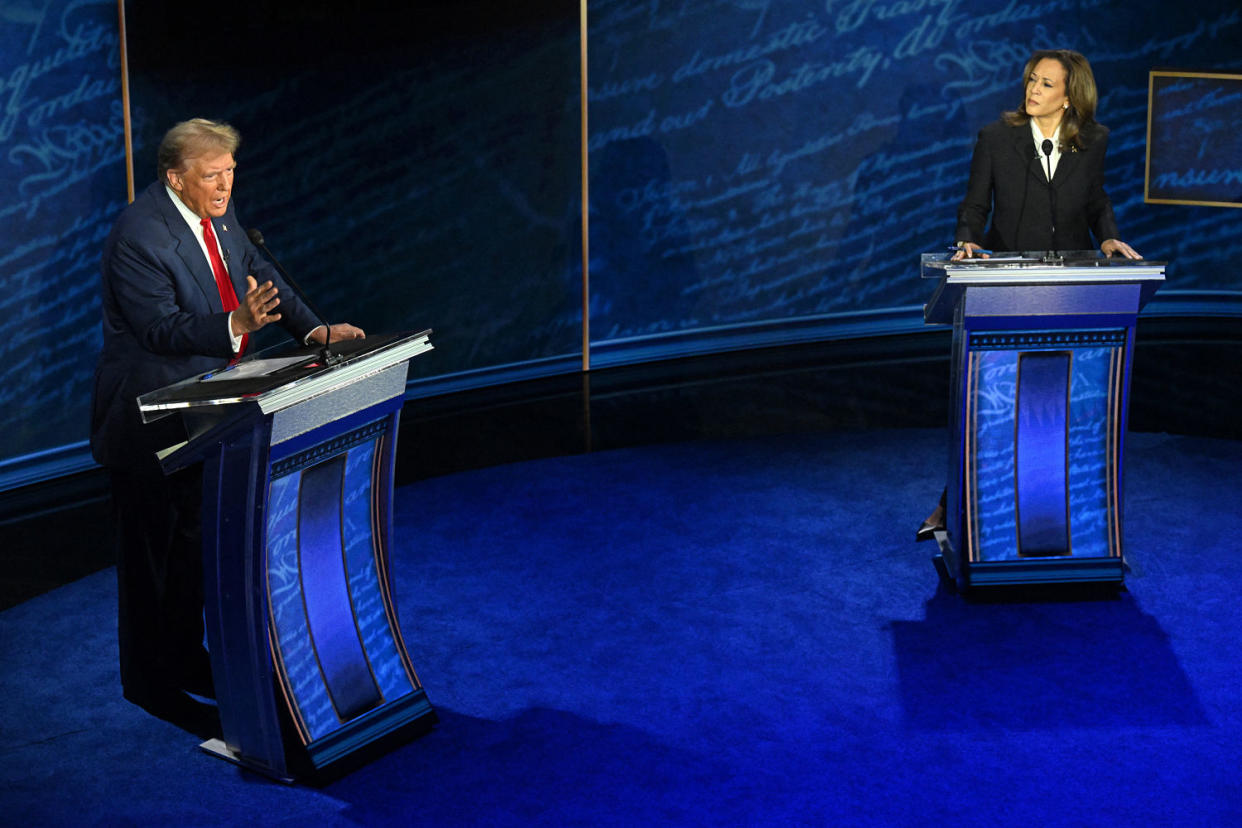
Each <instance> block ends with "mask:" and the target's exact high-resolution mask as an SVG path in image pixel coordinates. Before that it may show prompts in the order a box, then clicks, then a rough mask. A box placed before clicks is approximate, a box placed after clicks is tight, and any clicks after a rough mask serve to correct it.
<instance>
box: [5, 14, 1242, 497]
mask: <svg viewBox="0 0 1242 828" xmlns="http://www.w3.org/2000/svg"><path fill="white" fill-rule="evenodd" d="M169 5H172V4H162V3H156V2H151V1H150V0H131V2H129V3H127V4H126V11H127V18H126V20H127V34H128V38H127V40H128V55H129V62H128V66H129V71H130V86H131V92H132V95H131V106H130V111H131V114H132V118H133V124H134V169H135V179H136V180H135V183H136V186H138V187H142V186H145V185H146V183H147V182H149V181H150V180H151V178H152V176H153V174H154V166H155V164H154V152H155V149H154V148H155V144H156V143H157V142H158V140H159V137H160V135H162V133H163V131H164V130H165V129H166V128H167V127H168V126H169V125H171V124H172V123H173V122H175V121H177V120H180V119H182V118H186V117H192V116H197V115H202V116H206V117H213V118H220V119H224V120H228V121H230V122H231V123H233V124H235V125H236V126H237V127H238V128H239V129H240V130H241V132H242V134H243V144H242V147H241V150H240V151H239V153H238V159H239V162H240V167H239V176H238V183H237V187H236V192H235V198H236V201H237V205H238V211H239V214H240V216H241V218H242V220H243V221H244V222H245V223H246V224H247V225H249V226H252V227H259V228H261V229H262V230H263V232H264V235H265V236H266V238H267V241H268V244H269V246H270V247H271V248H272V250H273V252H274V253H275V254H276V255H277V256H278V257H279V258H280V259H281V261H282V263H283V264H284V265H285V266H286V267H287V268H288V269H289V270H290V271H291V272H293V274H294V275H295V276H296V277H297V278H298V280H299V281H300V282H302V284H303V286H304V287H305V288H306V289H307V291H308V292H309V293H311V294H312V295H313V296H314V299H315V301H316V303H317V304H318V305H320V306H321V307H324V308H329V309H331V310H330V313H331V315H332V316H334V317H336V318H343V319H349V320H351V321H353V322H355V323H357V324H360V325H362V326H363V327H365V328H367V329H369V330H373V331H386V330H387V331H391V330H401V329H415V328H423V327H432V328H434V329H435V336H434V341H435V344H436V351H435V352H434V353H433V354H431V355H429V357H430V358H428V359H426V360H422V361H420V364H419V365H418V366H417V368H416V370H417V371H418V372H420V373H418V374H417V375H415V376H413V377H412V380H411V392H410V393H411V395H414V396H425V395H430V394H436V393H441V392H444V391H448V390H454V389H460V388H469V387H477V386H480V385H487V384H493V383H498V382H504V381H508V380H512V379H518V378H526V377H532V376H542V375H551V374H556V373H566V372H572V371H576V370H578V369H579V368H580V367H581V365H582V362H583V353H582V351H583V344H582V342H583V335H582V325H583V319H582V305H583V289H584V283H587V282H588V281H589V322H590V344H589V354H588V355H587V357H588V359H589V361H590V364H591V365H592V366H594V367H599V366H605V365H617V364H625V363H631V362H635V361H642V360H651V359H662V358H668V357H671V356H680V355H685V354H695V353H704V352H712V351H720V350H729V349H735V348H744V347H753V346H756V345H769V344H778V343H786V342H803V341H813V340H818V339H826V338H835V337H852V336H864V335H871V336H874V335H877V334H881V335H882V334H887V333H894V332H902V331H910V330H916V329H918V328H919V327H920V326H921V313H920V310H921V305H922V302H923V301H924V300H925V298H926V297H925V295H924V293H925V287H924V285H923V284H921V283H920V280H919V279H918V277H917V272H916V269H915V266H914V263H915V262H916V260H917V254H918V253H919V252H921V251H924V250H931V249H936V248H937V247H939V246H941V245H943V244H945V243H946V242H948V241H950V240H951V237H952V233H953V228H954V215H955V209H956V205H957V202H958V200H959V199H960V198H961V194H962V189H963V186H964V181H965V176H966V171H967V168H968V164H969V156H970V149H971V146H972V143H973V140H974V135H975V133H976V132H977V130H978V129H979V128H980V127H982V126H983V125H984V124H986V123H987V122H989V121H991V120H992V119H994V118H995V117H996V116H997V115H998V114H999V112H1000V111H1001V110H1002V109H1006V108H1012V107H1013V106H1014V105H1016V104H1017V102H1018V97H1019V94H1020V88H1019V78H1018V77H1017V76H1018V73H1019V72H1020V70H1021V65H1022V63H1023V62H1024V60H1025V57H1026V56H1027V55H1028V54H1029V52H1030V51H1031V50H1032V49H1034V48H1041V47H1055V46H1069V47H1072V48H1078V49H1080V50H1081V51H1083V52H1085V53H1086V54H1087V55H1088V56H1089V57H1090V58H1091V60H1092V63H1093V66H1094V68H1095V72H1096V77H1097V80H1098V81H1099V84H1100V87H1101V89H1102V90H1103V96H1102V98H1101V102H1100V109H1099V117H1100V120H1101V121H1102V122H1103V123H1105V124H1106V125H1108V126H1109V127H1110V128H1111V129H1112V139H1111V143H1110V166H1109V178H1108V182H1107V183H1108V187H1109V190H1110V193H1111V195H1112V198H1113V201H1114V204H1115V206H1116V209H1117V213H1118V218H1119V221H1120V224H1121V226H1122V228H1123V229H1124V232H1125V235H1126V237H1127V239H1128V240H1129V241H1130V242H1131V243H1133V244H1134V245H1135V247H1137V248H1138V249H1139V250H1140V251H1142V252H1143V253H1145V254H1146V255H1148V256H1150V257H1153V258H1162V259H1168V260H1170V261H1171V262H1172V263H1173V264H1172V266H1171V268H1170V284H1169V285H1168V286H1167V287H1166V289H1165V290H1164V291H1163V292H1162V295H1161V297H1160V298H1159V299H1158V300H1157V302H1155V303H1153V306H1152V307H1151V308H1150V309H1149V312H1153V313H1161V312H1162V311H1163V312H1166V313H1178V314H1228V315H1239V314H1242V310H1240V308H1242V289H1240V286H1239V281H1238V278H1237V276H1236V272H1235V271H1234V270H1233V269H1231V268H1230V267H1229V265H1228V263H1229V262H1230V261H1231V260H1233V259H1234V258H1235V257H1236V256H1238V255H1239V254H1240V253H1242V230H1240V229H1239V223H1238V214H1237V213H1236V212H1234V211H1232V210H1230V209H1227V208H1210V207H1187V206H1172V205H1154V204H1144V202H1143V192H1142V191H1143V167H1144V152H1145V134H1146V109H1147V79H1148V72H1149V71H1150V70H1151V69H1153V68H1156V67H1179V68H1187V69H1211V70H1216V71H1234V72H1236V71H1239V70H1240V69H1242V55H1240V54H1239V52H1238V49H1237V47H1236V44H1237V42H1238V39H1239V37H1242V11H1239V9H1238V8H1237V6H1236V3H1234V2H1232V0H1203V2H1200V3H1198V4H1196V13H1195V15H1193V16H1188V15H1184V14H1182V13H1181V11H1180V10H1179V9H1176V8H1172V7H1169V6H1168V5H1167V4H1160V3H1155V2H1143V3H1142V4H1141V5H1140V6H1139V7H1135V6H1134V5H1133V4H1131V3H1126V2H1122V0H1044V2H1039V0H1035V2H1029V3H1009V4H1006V5H1003V6H999V7H998V6H997V4H995V3H988V2H984V1H983V0H915V1H914V2H896V0H893V2H888V1H887V0H822V2H816V3H809V4H808V3H793V2H783V3H781V2H771V0H717V1H716V2H713V1H712V0H701V2H686V3H650V2H607V1H605V2H591V3H589V8H588V15H587V20H588V26H587V31H588V35H587V54H588V59H587V69H588V73H589V81H588V96H587V97H588V107H587V114H588V115H589V126H590V129H589V134H588V138H587V144H588V148H589V155H588V159H589V186H590V202H589V204H590V209H589V214H588V217H589V227H590V235H589V241H590V247H589V269H588V272H589V280H587V279H584V274H583V273H582V250H581V227H582V210H581V181H580V164H581V152H580V128H581V122H582V114H583V113H582V110H581V106H580V88H581V87H580V69H581V66H580V60H579V54H580V51H579V50H580V45H581V42H580V38H579V4H578V3H574V2H569V0H560V2H548V0H544V1H543V2H538V3H521V4H511V3H499V2H464V3H463V2H454V3H450V2H447V0H440V2H414V3H363V4H362V5H361V8H360V7H359V4H357V3H344V2H327V3H318V4H307V8H300V9H291V8H286V6H288V5H289V4H281V3H276V2H269V1H268V0H259V2H254V1H253V0H251V1H250V2H240V1H239V0H223V2H221V3H218V4H214V5H213V8H214V9H215V14H214V15H213V19H212V21H211V23H210V24H208V25H207V27H206V28H204V24H203V22H202V20H201V19H199V18H197V17H195V16H194V15H193V13H192V12H189V11H186V10H182V9H180V8H168V6H169ZM515 7H516V8H515ZM0 16H2V17H3V19H4V26H3V27H0V46H2V47H3V48H2V49H0V78H3V79H4V83H5V87H4V97H3V100H4V102H5V109H4V111H3V121H2V122H0V149H2V150H3V152H2V153H0V184H2V185H4V186H5V192H7V193H10V194H13V195H12V196H11V197H10V198H9V199H7V200H6V201H5V202H4V203H3V205H0V212H2V213H3V221H2V222H0V302H3V303H4V306H5V309H6V312H5V317H4V318H5V321H6V323H7V324H6V331H7V332H8V335H7V336H6V337H4V339H3V344H2V345H0V351H2V352H3V353H2V355H3V359H2V360H0V365H2V366H3V367H2V368H0V371H3V377H2V380H3V382H2V383H0V389H2V390H0V394H3V395H4V399H3V402H4V404H3V405H2V406H0V412H2V413H0V416H2V417H3V418H4V423H3V427H2V428H0V487H3V488H11V487H13V486H16V485H20V484H22V483H24V482H29V481H31V480H36V479H40V478H41V477H47V476H53V475H55V474H58V473H64V472H66V471H72V470H76V469H81V468H87V467H89V466H90V461H89V458H88V457H87V454H86V449H85V440H86V437H87V428H88V424H87V419H88V412H87V406H88V400H89V396H90V384H91V374H92V370H93V366H94V359H95V354H96V352H97V349H98V345H99V339H98V336H99V334H98V330H97V328H98V321H97V320H98V297H97V281H98V274H97V256H98V250H99V247H100V244H101V241H102V238H103V236H104V235H106V233H107V230H108V228H109V227H110V226H111V223H112V221H113V220H114V218H115V216H116V214H117V212H118V211H119V210H120V209H121V207H122V206H123V204H124V195H125V175H124V165H123V162H124V146H123V140H122V113H123V110H122V105H121V91H120V81H119V77H120V61H119V56H118V55H119V48H118V45H119V30H118V22H117V4H116V3H113V2H111V0H52V2H50V3H48V4H45V5H44V7H43V8H42V9H39V8H36V7H35V4H29V3H18V2H3V0H0ZM1236 111H1237V109H1236V108H1234V109H1233V112H1235V113H1236ZM1195 117H1217V116H1216V115H1215V114H1214V111H1208V112H1206V113H1205V112H1197V113H1195ZM1219 117H1222V118H1225V117H1230V116H1229V113H1228V110H1227V109H1225V110H1222V111H1221V114H1220V115H1219ZM1232 117H1236V115H1234V116H1232Z"/></svg>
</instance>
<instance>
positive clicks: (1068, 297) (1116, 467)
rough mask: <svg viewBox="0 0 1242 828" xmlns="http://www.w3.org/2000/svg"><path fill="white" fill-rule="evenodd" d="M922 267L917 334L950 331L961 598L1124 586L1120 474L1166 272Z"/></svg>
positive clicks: (1154, 265)
mask: <svg viewBox="0 0 1242 828" xmlns="http://www.w3.org/2000/svg"><path fill="white" fill-rule="evenodd" d="M1062 255H1063V258H1061V257H1058V258H1056V259H1053V260H1047V259H1046V258H1045V257H1039V256H1033V255H1030V254H1026V255H1023V254H1007V253H1000V254H997V255H996V256H995V257H993V258H991V259H974V260H963V261H960V262H953V261H949V259H948V256H947V254H936V253H933V254H924V255H923V257H922V276H923V278H925V279H933V280H935V290H934V292H933V293H932V296H931V300H930V301H929V302H928V303H927V304H926V306H925V307H924V321H925V322H927V323H929V324H952V326H953V351H952V369H951V374H952V393H953V398H952V404H951V406H950V416H949V446H950V450H949V468H948V475H947V478H948V485H947V490H946V508H945V527H946V528H945V531H944V532H939V533H937V536H936V540H937V542H938V543H939V545H940V552H941V556H940V559H939V560H938V561H937V564H938V565H939V566H942V567H943V571H944V573H945V574H946V575H947V576H948V577H950V578H952V579H953V580H954V581H955V582H956V585H957V586H958V588H960V589H963V590H964V589H968V588H970V587H972V586H990V585H1019V584H1039V583H1057V582H1105V583H1114V584H1117V585H1120V584H1121V582H1122V580H1123V578H1124V570H1125V563H1124V558H1123V555H1122V528H1121V518H1122V508H1123V493H1122V460H1123V443H1124V438H1125V431H1126V417H1127V410H1128V394H1129V387H1130V364H1131V359H1132V355H1133V350H1134V328H1135V322H1136V320H1137V317H1138V313H1139V311H1140V310H1141V309H1142V308H1143V306H1144V305H1145V304H1146V303H1147V301H1148V300H1149V299H1150V298H1151V296H1152V294H1154V293H1155V291H1156V290H1157V289H1158V287H1159V286H1160V284H1161V282H1163V281H1164V267H1165V263H1164V262H1152V261H1145V260H1144V261H1133V260H1125V259H1109V258H1105V257H1103V256H1101V255H1099V254H1097V253H1094V252H1091V251H1084V252H1074V253H1064V254H1062Z"/></svg>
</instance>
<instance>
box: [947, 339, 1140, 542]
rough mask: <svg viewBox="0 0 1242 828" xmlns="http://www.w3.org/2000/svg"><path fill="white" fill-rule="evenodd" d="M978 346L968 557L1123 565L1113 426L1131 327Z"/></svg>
mask: <svg viewBox="0 0 1242 828" xmlns="http://www.w3.org/2000/svg"><path fill="white" fill-rule="evenodd" d="M1101 340H1113V344H1112V345H1111V347H1101V346H1100V344H1099V343H1100V342H1101ZM969 342H970V345H969V347H968V354H969V357H968V364H967V369H966V373H967V377H968V386H967V387H968V388H969V391H968V392H967V399H966V406H967V414H966V418H967V427H966V429H965V436H966V448H965V451H966V468H967V479H966V497H965V508H966V513H967V528H968V532H967V534H966V535H965V537H964V541H965V547H966V553H967V555H966V557H967V560H969V561H971V562H978V561H1016V560H1018V559H1021V558H1038V557H1051V556H1074V557H1077V558H1093V557H1095V558H1098V557H1112V558H1119V557H1120V556H1121V549H1120V542H1119V540H1120V539H1119V538H1118V536H1117V533H1116V531H1115V526H1113V522H1112V519H1111V517H1112V515H1113V509H1112V507H1111V505H1110V498H1111V497H1112V496H1114V495H1115V492H1116V491H1117V476H1118V474H1119V471H1120V463H1119V458H1118V456H1117V451H1118V449H1119V443H1118V441H1117V440H1116V439H1115V428H1111V427H1110V424H1111V423H1112V419H1111V418H1112V412H1114V411H1116V410H1118V408H1119V406H1120V398H1121V396H1122V392H1123V386H1122V379H1123V376H1122V372H1121V370H1120V369H1121V366H1123V365H1125V364H1126V357H1125V343H1126V333H1125V331H1112V332H1109V331H1103V332H1101V331H1092V332H1080V333H1077V334H1075V333H1073V332H1064V331H1058V332H1052V333H1046V334H1038V333H1024V334H1022V335H1020V336H1016V335H1014V334H1011V333H1002V334H995V333H979V334H971V335H970V336H969ZM1018 344H1020V345H1021V349H1019V348H1017V347H1015V345H1018ZM1041 346H1042V347H1041Z"/></svg>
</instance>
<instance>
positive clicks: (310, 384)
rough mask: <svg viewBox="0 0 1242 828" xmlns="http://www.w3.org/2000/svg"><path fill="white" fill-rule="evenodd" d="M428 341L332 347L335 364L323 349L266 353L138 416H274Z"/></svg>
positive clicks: (141, 404) (410, 337)
mask: <svg viewBox="0 0 1242 828" xmlns="http://www.w3.org/2000/svg"><path fill="white" fill-rule="evenodd" d="M430 337H431V331H430V330H425V331H420V332H418V333H399V334H387V335H383V336H373V337H367V338H366V339H355V340H349V341H346V342H340V343H333V345H332V352H333V355H334V357H336V359H335V360H334V361H333V362H332V363H331V364H325V362H324V361H323V359H321V349H320V347H319V346H303V347H298V348H290V349H285V350H280V351H277V352H276V353H264V354H262V355H259V356H257V357H255V358H253V359H247V360H243V361H241V362H239V363H237V364H236V365H234V366H231V367H229V368H227V369H223V370H220V371H217V372H215V373H209V374H201V375H198V376H193V377H189V378H187V379H184V380H182V381H180V382H177V383H174V384H172V385H167V386H165V387H163V388H160V389H157V390H155V391H152V392H150V393H148V394H144V395H142V396H141V397H139V398H138V410H139V411H140V412H141V413H142V417H143V419H144V420H145V421H148V422H150V421H151V420H156V419H159V418H160V417H163V416H166V415H168V414H170V413H172V412H175V411H183V412H184V411H191V410H195V409H198V410H206V409H211V408H214V407H219V406H231V405H238V404H243V403H244V404H248V405H253V406H256V407H257V408H258V410H259V411H261V412H262V413H264V414H270V413H273V412H275V411H280V410H282V409H284V408H288V407H289V406H292V405H296V404H297V403H300V402H302V401H303V400H306V399H309V398H311V397H314V396H317V395H319V394H324V393H327V392H329V391H333V390H336V389H337V388H342V387H344V386H347V385H350V384H352V383H354V382H357V381H358V380H360V379H363V378H364V377H368V376H370V375H372V374H375V373H377V372H379V371H382V370H384V369H386V368H389V367H391V366H393V365H396V364H397V363H400V362H405V361H407V360H409V359H410V358H412V357H414V356H416V355H418V354H421V353H423V352H424V351H430V350H432V345H431V341H430ZM216 410H219V409H218V408H217V409H216Z"/></svg>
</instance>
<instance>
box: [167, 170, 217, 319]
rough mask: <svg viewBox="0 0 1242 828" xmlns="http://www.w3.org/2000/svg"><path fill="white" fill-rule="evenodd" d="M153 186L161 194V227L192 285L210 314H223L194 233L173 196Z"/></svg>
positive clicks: (205, 259)
mask: <svg viewBox="0 0 1242 828" xmlns="http://www.w3.org/2000/svg"><path fill="white" fill-rule="evenodd" d="M156 186H157V187H159V190H160V192H159V193H157V196H158V200H159V204H160V215H161V216H163V218H164V223H165V224H166V225H167V226H168V232H169V234H170V235H171V236H172V237H173V239H174V240H175V241H176V248H177V255H178V256H179V257H180V258H181V262H182V264H184V265H185V267H186V270H187V271H188V272H189V274H190V276H191V277H192V278H193V280H194V283H195V284H196V285H198V289H199V290H200V291H201V292H202V295H203V301H204V302H206V303H207V307H209V308H211V310H212V312H213V313H220V312H221V311H223V310H224V305H223V304H221V303H220V291H219V290H218V289H217V288H216V277H215V274H214V273H212V272H211V264H210V263H208V261H207V257H206V256H205V255H204V254H203V248H202V247H201V246H200V245H199V243H198V239H197V238H196V237H195V236H194V231H193V230H191V229H190V226H189V225H188V224H186V222H185V219H184V218H183V217H182V215H181V213H180V211H178V210H177V205H175V204H173V203H172V201H171V199H173V198H176V196H170V195H169V194H168V191H167V190H166V189H165V188H164V184H163V182H156Z"/></svg>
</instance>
